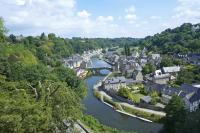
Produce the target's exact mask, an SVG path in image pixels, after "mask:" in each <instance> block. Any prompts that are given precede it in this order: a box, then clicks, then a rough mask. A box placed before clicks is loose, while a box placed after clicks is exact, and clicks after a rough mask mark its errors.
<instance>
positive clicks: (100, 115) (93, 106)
mask: <svg viewBox="0 0 200 133" xmlns="http://www.w3.org/2000/svg"><path fill="white" fill-rule="evenodd" d="M92 63H93V66H95V67H102V66H104V67H105V66H108V67H110V65H109V64H107V63H106V62H104V61H102V60H99V59H97V58H95V59H92ZM104 72H105V71H104ZM107 72H108V71H107ZM103 78H104V77H103V76H91V77H89V78H87V79H86V80H85V83H86V85H87V88H88V94H87V97H86V98H85V99H84V100H83V104H84V105H85V110H84V113H85V114H87V115H92V116H93V117H95V118H96V119H98V120H99V121H100V122H101V123H102V124H104V125H107V126H110V127H113V128H117V129H120V130H125V131H136V132H138V133H158V131H159V130H160V129H161V127H162V125H161V124H158V123H148V122H144V121H141V120H139V119H137V118H133V117H129V116H126V115H123V114H120V113H118V112H116V111H115V110H113V109H112V108H110V107H109V106H107V105H105V104H103V103H102V102H100V101H98V100H97V99H96V98H95V97H94V96H93V85H95V84H96V83H97V82H98V81H99V80H101V79H103Z"/></svg>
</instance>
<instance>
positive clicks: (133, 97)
mask: <svg viewBox="0 0 200 133" xmlns="http://www.w3.org/2000/svg"><path fill="white" fill-rule="evenodd" d="M143 96H144V95H143V94H141V93H132V94H131V100H132V101H133V102H134V103H139V102H140V98H141V97H143Z"/></svg>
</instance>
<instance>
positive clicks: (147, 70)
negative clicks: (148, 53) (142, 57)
mask: <svg viewBox="0 0 200 133" xmlns="http://www.w3.org/2000/svg"><path fill="white" fill-rule="evenodd" d="M155 70H156V68H155V66H154V65H152V64H151V63H147V64H146V65H145V66H144V67H143V68H142V73H143V74H144V75H146V74H150V73H153V72H154V71H155Z"/></svg>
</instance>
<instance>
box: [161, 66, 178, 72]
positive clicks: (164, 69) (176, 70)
mask: <svg viewBox="0 0 200 133" xmlns="http://www.w3.org/2000/svg"><path fill="white" fill-rule="evenodd" d="M162 71H163V73H172V72H179V71H180V66H172V67H163V68H162Z"/></svg>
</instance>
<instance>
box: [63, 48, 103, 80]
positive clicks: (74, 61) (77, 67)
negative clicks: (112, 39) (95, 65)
mask: <svg viewBox="0 0 200 133" xmlns="http://www.w3.org/2000/svg"><path fill="white" fill-rule="evenodd" d="M101 51H102V49H98V50H90V51H85V52H84V53H83V54H82V55H79V54H75V55H72V56H70V57H68V58H64V59H63V64H64V66H65V67H68V68H71V69H73V70H74V71H75V72H76V74H77V76H79V77H85V76H86V75H87V71H86V68H88V66H91V62H90V58H91V57H92V56H95V55H99V54H101Z"/></svg>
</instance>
